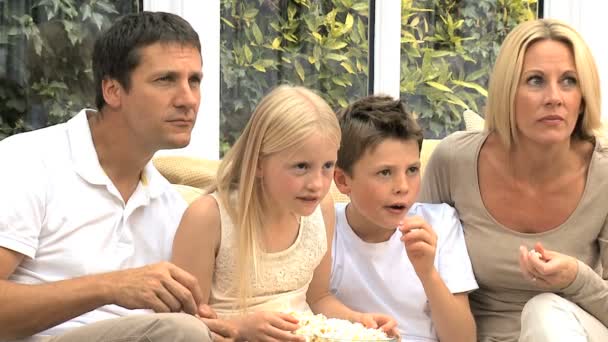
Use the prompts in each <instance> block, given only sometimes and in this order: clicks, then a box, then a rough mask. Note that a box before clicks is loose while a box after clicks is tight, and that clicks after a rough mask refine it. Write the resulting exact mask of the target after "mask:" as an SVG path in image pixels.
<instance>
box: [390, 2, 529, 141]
mask: <svg viewBox="0 0 608 342" xmlns="http://www.w3.org/2000/svg"><path fill="white" fill-rule="evenodd" d="M401 4H402V19H401V20H402V39H401V56H402V57H401V60H402V62H401V97H402V98H403V99H405V100H406V101H407V103H408V108H409V109H410V110H411V111H412V112H414V113H415V114H416V115H417V116H418V121H419V122H420V123H421V125H422V127H424V128H425V136H426V137H443V136H445V135H446V134H449V133H451V132H453V131H456V130H459V129H462V128H463V124H462V117H461V113H462V112H463V111H464V109H467V108H470V109H472V110H474V111H476V112H483V106H484V104H485V100H486V97H487V91H486V89H487V85H488V77H489V74H490V73H491V66H492V65H493V64H494V61H495V59H496V56H497V54H498V50H499V47H500V44H501V43H502V41H503V40H504V38H505V36H506V35H507V33H509V31H510V30H511V29H512V28H513V27H515V26H516V25H517V24H518V23H520V22H522V21H526V20H531V19H534V18H535V17H536V10H537V1H536V0H402V2H401Z"/></svg>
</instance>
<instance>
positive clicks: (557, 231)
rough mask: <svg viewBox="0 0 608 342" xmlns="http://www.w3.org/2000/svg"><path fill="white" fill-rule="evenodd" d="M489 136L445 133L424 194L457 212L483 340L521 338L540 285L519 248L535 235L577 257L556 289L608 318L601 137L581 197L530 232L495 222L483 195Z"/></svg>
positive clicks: (607, 157)
mask: <svg viewBox="0 0 608 342" xmlns="http://www.w3.org/2000/svg"><path fill="white" fill-rule="evenodd" d="M486 137H487V133H482V132H458V133H454V134H452V135H450V136H449V137H447V138H445V139H444V140H443V141H442V142H441V144H440V145H439V146H438V147H437V148H436V149H435V151H434V153H433V155H432V157H431V159H430V161H429V164H428V165H427V167H426V171H425V176H424V179H423V182H422V190H421V193H420V199H419V200H420V201H421V202H430V203H440V202H446V203H448V204H450V205H452V206H454V207H455V208H456V210H457V211H458V214H459V216H460V219H461V221H462V225H463V229H464V234H465V240H466V243H467V248H468V251H469V256H470V257H471V262H472V264H473V271H474V273H475V277H476V278H477V282H478V284H479V290H477V291H475V292H473V293H471V294H470V295H469V298H470V300H471V307H472V310H473V314H474V315H475V319H476V322H477V332H478V339H479V340H480V341H517V339H518V336H519V330H520V314H521V311H522V308H523V306H524V304H525V303H526V302H527V301H528V300H529V299H530V298H532V297H533V296H535V295H537V294H539V293H541V292H542V291H541V290H539V289H538V288H536V287H534V286H533V285H532V284H531V283H530V282H529V281H527V280H525V279H524V277H523V276H522V274H521V272H520V269H519V259H518V257H519V249H518V248H519V246H520V245H522V244H523V245H526V246H528V248H531V247H532V246H533V245H534V243H536V242H538V241H540V242H542V243H543V245H544V246H545V247H546V248H547V249H549V250H554V251H557V252H560V253H563V254H567V255H570V256H572V257H575V258H577V259H578V260H579V261H580V262H579V268H578V274H577V276H576V279H575V280H574V282H573V283H572V284H571V285H570V286H568V287H567V288H565V289H563V290H562V291H561V292H560V293H559V294H560V295H562V296H563V297H565V298H566V299H569V300H570V301H572V302H574V303H576V304H578V305H579V306H581V307H582V308H583V309H585V310H586V311H587V312H589V313H591V314H592V315H593V316H595V317H596V318H597V319H599V320H600V321H601V322H602V323H603V324H605V325H608V281H606V280H607V279H608V222H607V220H608V148H605V147H602V146H601V144H600V143H596V146H595V150H594V152H593V156H592V158H591V163H590V165H589V170H588V174H587V180H586V184H585V190H584V193H583V196H582V197H581V200H580V202H579V203H578V206H577V207H576V209H575V210H574V212H573V213H572V214H571V215H570V217H569V218H568V219H567V220H566V221H565V222H563V223H562V224H561V225H560V226H558V227H556V228H554V229H552V230H550V231H547V232H544V233H539V234H525V233H519V232H516V231H513V230H510V229H508V228H506V227H504V226H503V225H501V224H500V223H498V222H497V221H496V220H495V219H494V218H493V217H492V216H491V215H490V214H489V212H488V211H487V210H486V208H485V206H484V204H483V202H482V199H481V194H480V191H479V181H478V174H477V170H478V168H477V161H478V156H479V151H480V149H481V146H482V145H483V142H484V141H485V139H486ZM548 167H550V166H549V165H548ZM504 205H505V206H509V203H505V204H504ZM530 210H536V208H530ZM602 265H603V269H602Z"/></svg>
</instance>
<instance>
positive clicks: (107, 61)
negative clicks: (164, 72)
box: [93, 11, 201, 109]
mask: <svg viewBox="0 0 608 342" xmlns="http://www.w3.org/2000/svg"><path fill="white" fill-rule="evenodd" d="M154 43H178V44H182V45H189V46H192V47H195V48H196V49H197V50H198V51H199V53H200V51H201V43H200V40H199V37H198V34H197V33H196V31H194V29H193V28H192V26H190V24H189V23H188V22H187V21H186V20H184V19H182V18H181V17H179V16H177V15H175V14H171V13H164V12H145V11H144V12H140V13H133V14H128V15H125V16H123V17H121V18H120V19H118V21H116V22H115V23H114V24H113V25H112V26H111V27H110V28H109V29H108V30H107V31H105V32H104V33H103V34H102V35H101V36H99V37H98V38H97V40H96V41H95V47H94V48H93V74H94V78H95V104H96V105H97V108H98V109H101V108H102V107H103V106H104V104H105V101H104V99H103V93H102V90H101V81H102V80H104V79H106V78H113V79H116V80H118V82H120V84H121V85H122V86H123V87H124V88H125V89H126V90H129V89H130V87H131V73H132V72H133V70H134V69H135V68H136V67H137V66H138V65H139V63H140V62H141V56H140V54H139V49H140V48H143V47H146V46H148V45H151V44H154Z"/></svg>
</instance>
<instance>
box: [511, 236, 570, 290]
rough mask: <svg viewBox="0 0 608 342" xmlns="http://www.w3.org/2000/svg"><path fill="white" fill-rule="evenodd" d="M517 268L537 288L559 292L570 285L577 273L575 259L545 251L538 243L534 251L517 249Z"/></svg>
mask: <svg viewBox="0 0 608 342" xmlns="http://www.w3.org/2000/svg"><path fill="white" fill-rule="evenodd" d="M519 267H520V269H521V272H522V274H523V275H524V277H525V278H526V279H528V280H530V281H531V282H533V283H534V284H536V286H538V287H539V288H542V289H546V290H550V291H560V290H563V289H564V288H566V287H568V285H570V284H572V282H573V281H574V279H575V278H576V274H577V272H578V263H577V261H576V259H575V258H573V257H571V256H568V255H565V254H561V253H557V252H553V251H549V250H545V249H544V248H543V246H542V244H541V243H540V242H537V243H536V244H535V245H534V250H531V251H528V249H527V248H526V247H525V246H520V247H519Z"/></svg>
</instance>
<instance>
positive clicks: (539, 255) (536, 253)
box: [529, 248, 543, 259]
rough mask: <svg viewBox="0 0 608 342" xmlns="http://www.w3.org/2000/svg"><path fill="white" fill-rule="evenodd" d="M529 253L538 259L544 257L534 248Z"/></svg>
mask: <svg viewBox="0 0 608 342" xmlns="http://www.w3.org/2000/svg"><path fill="white" fill-rule="evenodd" d="M529 253H530V254H532V255H534V256H535V257H537V258H538V259H542V257H543V255H542V254H540V253H539V252H537V251H536V249H534V248H532V249H531V250H530V252H529Z"/></svg>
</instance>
